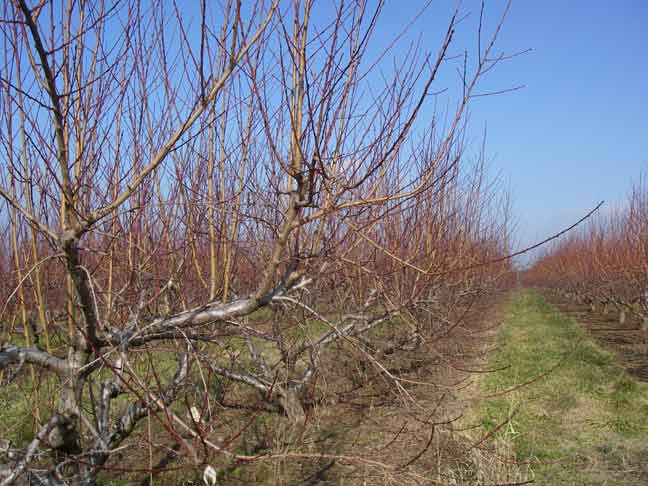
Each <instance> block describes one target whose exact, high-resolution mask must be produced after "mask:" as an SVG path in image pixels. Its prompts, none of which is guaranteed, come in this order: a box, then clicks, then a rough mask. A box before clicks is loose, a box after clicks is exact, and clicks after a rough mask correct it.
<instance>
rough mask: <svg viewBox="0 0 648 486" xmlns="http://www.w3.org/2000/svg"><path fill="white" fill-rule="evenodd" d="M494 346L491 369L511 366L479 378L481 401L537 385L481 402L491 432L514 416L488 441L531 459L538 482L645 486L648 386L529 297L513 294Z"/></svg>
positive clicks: (483, 419)
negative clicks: (503, 442)
mask: <svg viewBox="0 0 648 486" xmlns="http://www.w3.org/2000/svg"><path fill="white" fill-rule="evenodd" d="M498 344H499V346H498V350H497V351H496V352H495V355H494V356H493V358H492V360H491V366H506V365H508V366H509V367H508V368H507V369H505V370H502V371H498V372H494V373H490V374H487V375H485V377H484V379H483V381H482V384H481V393H482V394H485V395H493V394H496V393H498V392H502V391H503V390H508V389H511V388H514V387H515V386H516V385H518V384H520V383H525V382H528V381H531V380H534V378H536V377H538V376H540V378H538V379H537V380H535V381H532V383H530V384H529V385H526V386H523V387H521V388H519V389H515V390H514V391H512V392H509V393H506V394H503V395H501V396H496V397H494V398H490V399H487V400H485V401H484V403H483V404H482V406H481V410H480V417H481V423H482V425H483V426H484V428H485V429H486V430H487V431H492V430H495V428H496V427H497V426H498V424H500V423H501V422H502V421H503V420H505V419H506V417H508V416H510V415H511V414H512V413H513V412H515V414H514V416H513V419H512V420H511V421H510V422H509V423H508V424H507V425H505V426H504V427H501V428H500V429H499V430H498V431H497V433H496V434H495V435H496V436H497V437H498V438H499V439H500V440H502V441H505V442H506V443H508V444H510V445H511V446H512V447H513V450H514V451H515V453H516V455H517V458H518V459H519V460H522V461H537V463H536V464H535V465H533V466H532V469H533V471H534V473H535V476H536V484H547V485H616V484H618V485H628V484H630V485H632V484H648V482H646V479H647V478H648V465H647V464H648V385H647V384H645V383H640V382H638V381H636V380H635V379H633V378H632V377H631V376H629V375H628V374H627V373H626V372H625V371H624V370H623V369H622V368H621V367H620V366H619V365H618V364H617V363H616V361H615V356H614V355H613V354H612V353H610V352H608V351H605V350H603V349H601V348H600V347H599V346H598V345H597V344H596V343H595V342H594V341H593V340H592V339H591V338H590V337H589V335H588V334H587V333H586V331H585V330H584V329H583V328H582V327H581V326H579V324H578V323H576V322H575V321H574V320H572V319H570V318H567V317H565V316H564V315H562V314H560V313H559V312H558V311H557V310H555V309H554V308H553V307H552V306H550V305H549V304H547V303H546V302H545V301H544V299H543V298H542V297H541V296H539V295H538V294H536V293H534V292H532V291H520V292H517V293H515V294H514V295H513V298H512V299H511V301H510V303H509V304H508V307H507V310H506V317H505V320H504V322H503V324H502V327H501V329H500V331H499V334H498ZM557 365H559V366H557ZM553 368H555V369H553ZM552 369H553V371H551V372H549V373H547V372H548V371H549V370H552ZM542 375H544V376H542Z"/></svg>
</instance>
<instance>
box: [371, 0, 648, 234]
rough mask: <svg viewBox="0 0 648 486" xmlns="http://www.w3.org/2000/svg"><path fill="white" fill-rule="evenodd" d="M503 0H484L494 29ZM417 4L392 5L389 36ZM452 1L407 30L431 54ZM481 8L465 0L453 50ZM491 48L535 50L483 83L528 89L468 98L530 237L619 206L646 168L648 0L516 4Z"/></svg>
mask: <svg viewBox="0 0 648 486" xmlns="http://www.w3.org/2000/svg"><path fill="white" fill-rule="evenodd" d="M504 4H505V2H504V1H490V2H489V1H487V2H486V19H487V25H488V26H489V28H490V30H492V28H493V27H494V25H495V24H496V22H497V18H498V16H499V15H500V14H501V12H502V8H503V5H504ZM417 5H418V6H420V3H419V2H406V1H404V0H401V1H390V0H387V6H386V12H385V14H386V15H385V17H384V18H383V22H384V24H383V25H384V27H385V29H386V31H389V30H391V29H394V30H393V31H394V32H395V29H396V28H397V26H398V25H401V26H402V24H403V23H404V22H406V21H407V19H408V18H410V16H411V15H412V14H413V13H414V12H415V11H416V7H417ZM454 5H456V2H451V1H449V0H447V1H438V2H433V4H432V6H431V8H430V9H429V10H428V11H427V12H426V14H425V15H424V16H423V17H422V18H420V19H419V21H417V22H416V24H415V25H414V26H413V29H412V32H411V33H410V34H411V35H412V36H416V35H420V36H421V40H422V42H421V44H422V45H423V46H425V47H426V48H428V47H427V46H430V47H429V49H430V50H432V51H436V49H437V46H438V39H439V37H440V35H441V32H440V29H441V27H442V25H443V22H444V20H445V19H447V16H448V12H450V11H451V10H452V7H453V6H454ZM479 5H480V2H478V1H475V0H470V1H464V2H462V3H461V8H462V10H463V11H464V12H471V17H470V18H469V19H468V20H467V21H466V22H465V23H464V24H462V25H461V26H460V28H459V29H458V32H457V41H458V45H457V49H459V48H463V46H464V45H466V43H468V44H470V42H472V41H471V39H472V38H473V37H474V22H475V21H476V19H477V18H478V14H479ZM385 19H386V20H385ZM471 22H472V23H471ZM471 36H472V37H471ZM412 38H413V37H412ZM473 44H474V42H473ZM498 46H499V48H500V50H503V51H505V52H509V53H512V52H516V51H520V50H524V49H527V48H530V49H532V52H530V53H528V54H525V55H523V56H520V57H517V58H515V59H514V60H511V61H508V62H506V63H503V64H501V65H500V66H499V67H498V68H496V70H495V71H493V72H492V73H491V74H489V76H488V78H487V79H485V82H484V85H483V86H484V88H485V89H486V90H491V89H492V90H498V89H506V88H510V87H513V86H518V85H526V87H525V88H524V89H523V90H521V91H517V92H514V93H509V94H506V95H502V96H497V97H487V98H479V99H476V100H474V101H475V102H474V104H473V105H472V109H471V127H472V128H471V130H472V131H473V132H474V133H475V134H476V135H475V144H476V145H478V140H477V134H479V133H481V132H482V131H483V130H484V127H486V128H487V133H488V137H487V153H488V156H489V159H491V160H492V165H491V169H492V170H493V171H494V172H496V173H499V174H500V175H501V177H503V178H504V179H505V180H506V181H507V182H508V183H509V184H510V187H511V188H512V192H513V196H514V205H515V215H516V217H517V220H518V222H519V232H518V236H519V237H520V239H521V243H523V244H526V243H530V242H532V241H535V240H537V239H543V238H544V237H546V236H548V235H549V234H551V233H552V232H556V231H558V230H560V229H561V228H563V227H565V226H569V225H570V224H571V223H572V222H575V221H576V220H578V219H579V218H580V217H581V216H583V215H584V214H586V213H587V212H588V211H589V210H590V209H591V208H592V207H594V206H595V205H596V204H597V203H598V201H600V200H606V201H608V203H609V205H618V204H620V203H621V202H622V201H623V199H624V198H625V196H626V194H627V193H628V190H629V188H630V185H631V182H632V180H633V179H637V178H638V177H639V174H640V172H641V171H642V169H644V170H648V150H647V149H648V114H647V110H648V49H647V48H648V1H645V0H634V1H630V0H625V1H619V2H612V1H600V0H599V1H582V0H578V1H571V0H570V1H564V0H563V1H558V0H545V1H530V0H517V1H513V4H512V7H511V10H510V12H509V16H508V18H507V20H506V22H505V25H504V28H503V31H502V34H501V37H500V41H499V43H498Z"/></svg>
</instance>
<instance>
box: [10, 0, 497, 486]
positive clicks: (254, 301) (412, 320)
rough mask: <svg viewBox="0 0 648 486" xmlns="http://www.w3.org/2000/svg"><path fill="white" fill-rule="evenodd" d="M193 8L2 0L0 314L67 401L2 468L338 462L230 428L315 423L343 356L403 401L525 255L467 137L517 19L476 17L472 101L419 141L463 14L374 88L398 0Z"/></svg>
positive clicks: (23, 352)
mask: <svg viewBox="0 0 648 486" xmlns="http://www.w3.org/2000/svg"><path fill="white" fill-rule="evenodd" d="M195 7H196V10H197V11H189V12H185V11H183V10H182V8H181V6H180V5H178V4H176V3H167V2H162V1H153V2H150V3H143V2H139V1H122V2H116V3H114V4H109V3H105V2H103V1H98V2H80V3H77V2H67V3H64V2H55V1H52V2H40V3H38V4H37V5H34V6H29V5H27V3H26V2H25V1H24V0H14V1H10V2H6V3H5V4H4V5H3V7H2V8H3V12H2V23H3V35H2V43H3V69H2V73H1V76H2V78H1V79H0V83H1V87H2V99H3V103H2V110H3V111H2V121H3V123H4V125H5V128H4V130H3V134H2V135H0V137H1V138H0V139H1V141H2V147H3V155H2V158H3V167H4V169H3V172H2V181H1V183H2V185H1V186H0V195H1V196H2V197H3V199H4V201H5V202H6V208H7V209H8V212H7V215H8V216H7V218H6V221H5V222H3V223H4V224H7V225H8V226H7V227H8V228H9V230H10V231H9V233H10V234H9V239H10V247H11V250H10V252H7V254H6V255H5V257H4V258H5V261H6V263H5V264H6V265H8V266H10V267H11V268H12V269H13V271H14V275H15V278H14V282H15V285H13V284H12V287H11V288H9V289H7V290H6V292H5V294H6V295H5V300H4V302H5V304H4V307H3V309H2V313H1V314H0V316H1V317H2V318H7V316H12V318H13V319H14V321H15V320H16V318H18V319H19V320H20V322H21V326H22V331H23V336H22V338H21V339H20V340H19V341H15V340H14V341H11V343H10V342H7V343H6V344H4V345H3V347H2V350H1V351H0V367H1V368H2V369H4V370H6V371H7V373H6V374H5V375H4V376H3V379H4V380H5V382H7V383H8V382H10V381H12V380H30V382H31V383H32V384H33V385H34V386H36V383H37V382H38V381H39V380H40V381H41V382H47V383H49V384H50V386H51V387H52V389H54V390H56V393H57V395H59V397H60V399H58V400H56V402H55V403H53V404H51V406H47V407H43V408H42V409H40V408H39V410H38V414H37V417H36V418H35V429H34V433H33V434H32V436H31V438H30V440H29V441H26V442H24V443H20V444H9V445H7V457H6V461H5V464H4V466H3V469H2V471H1V474H2V477H3V479H2V484H13V483H14V482H15V481H16V480H17V479H18V478H21V477H28V478H30V480H31V481H33V482H35V483H37V484H38V482H39V481H40V483H42V484H70V483H74V484H96V481H97V478H98V475H100V474H101V473H102V471H103V470H106V469H108V470H113V471H119V470H120V469H119V463H118V458H119V457H120V454H123V453H124V451H128V450H132V449H133V448H134V447H135V446H136V444H138V443H139V444H146V447H147V448H148V450H149V451H153V450H156V456H155V457H156V460H158V459H159V462H160V464H162V465H164V464H168V462H169V461H171V460H175V459H177V458H179V457H184V458H185V460H187V461H188V462H189V463H190V464H192V466H193V467H195V468H200V467H202V465H203V464H204V463H205V462H210V463H213V464H216V463H217V462H218V464H221V465H223V467H225V465H226V464H228V463H236V464H242V463H245V464H249V463H255V462H260V461H266V460H277V459H285V458H288V459H294V460H308V459H312V458H326V457H329V456H330V457H331V458H333V459H334V458H335V454H329V455H327V454H322V453H317V454H314V453H310V452H307V451H305V450H304V449H302V448H300V447H301V446H300V442H299V440H296V439H295V440H291V441H289V442H290V443H291V444H292V448H289V449H288V450H284V452H282V453H281V454H277V453H273V450H272V447H270V446H267V445H266V446H264V445H263V444H257V445H255V447H253V448H252V449H253V451H250V452H246V453H242V452H241V451H240V448H238V447H237V444H238V443H239V442H240V438H241V437H242V436H243V435H244V432H245V431H246V429H247V428H248V427H249V424H250V423H251V422H250V420H249V417H255V416H257V415H258V414H270V415H274V416H277V417H285V418H284V419H282V420H284V421H285V423H286V424H305V423H307V422H308V421H309V414H311V413H312V410H313V409H314V408H315V407H318V406H323V404H325V403H326V400H327V392H326V390H327V387H326V381H327V379H329V377H330V374H329V373H332V371H331V368H330V366H329V365H330V363H331V360H330V354H331V350H335V352H340V351H341V350H344V352H348V353H351V356H352V357H353V359H354V360H356V362H363V363H366V365H367V366H369V368H371V369H373V370H374V371H375V372H376V373H377V374H378V375H379V376H380V377H381V379H383V380H384V381H385V383H388V384H389V386H390V388H391V390H392V391H393V393H395V394H396V395H398V396H400V397H401V398H403V399H405V400H407V397H409V396H410V394H409V392H408V386H409V385H408V383H407V382H406V380H403V379H402V378H401V377H399V375H398V373H397V372H394V371H393V370H390V369H389V368H388V367H387V366H386V365H385V363H386V359H387V358H386V357H387V356H390V355H392V354H394V353H396V352H399V351H401V350H405V349H414V348H416V347H420V346H422V345H423V344H424V343H426V342H429V341H433V340H434V338H435V337H438V336H440V335H445V334H447V333H449V332H451V331H452V329H454V328H456V326H457V325H459V324H460V323H461V314H462V309H465V308H466V307H469V306H470V302H472V301H474V298H475V296H476V295H478V294H479V293H481V292H484V291H485V290H487V289H488V288H490V286H491V285H492V283H493V282H494V281H495V280H496V279H497V278H498V276H499V275H501V274H502V273H503V272H506V271H507V270H508V267H507V265H506V263H501V257H502V256H503V255H505V254H506V252H507V246H508V220H507V219H506V218H504V219H502V216H507V214H508V213H507V211H506V208H504V211H503V210H502V206H501V205H500V204H499V201H498V200H497V197H498V196H497V194H499V191H498V188H497V187H493V186H489V183H488V181H487V179H486V176H485V169H484V166H483V160H481V159H480V160H479V161H478V162H477V163H476V164H473V165H472V166H471V165H470V164H467V163H466V161H465V155H464V142H463V140H464V135H465V121H466V113H467V107H468V104H469V101H470V100H471V98H472V97H473V96H474V95H475V94H476V93H475V89H476V86H477V83H478V81H479V80H480V79H481V78H482V76H483V75H484V74H485V73H487V72H488V71H489V70H490V69H492V68H493V67H494V66H495V65H496V64H497V63H498V62H501V61H502V60H503V59H505V58H506V56H504V55H503V54H497V53H495V52H494V42H495V39H496V37H497V35H498V33H499V28H500V26H496V29H495V31H494V34H493V35H492V36H491V38H490V39H487V40H486V41H485V40H484V39H483V38H482V17H481V16H480V18H479V27H478V32H477V41H476V44H477V49H476V59H474V60H473V61H472V62H468V61H469V59H468V57H467V55H466V56H462V57H461V59H460V60H459V64H458V65H459V74H460V76H459V78H460V89H459V95H458V99H457V102H456V105H455V108H454V111H453V112H452V113H451V114H450V115H449V116H447V117H446V118H444V119H440V118H439V117H437V116H436V115H435V116H433V117H431V118H430V120H431V121H430V122H429V124H428V126H423V127H419V128H420V129H417V130H416V131H415V128H416V127H417V126H418V125H417V120H418V119H419V118H420V115H421V113H422V112H423V111H424V110H429V109H430V105H431V103H430V99H431V98H432V97H433V94H434V89H435V88H434V86H435V81H437V77H438V75H439V73H440V71H441V70H442V69H444V68H445V67H446V66H448V67H452V68H454V67H456V65H457V64H456V62H455V61H456V59H455V58H453V57H452V56H450V48H451V45H452V43H453V39H454V35H455V29H456V28H457V26H458V23H459V19H460V18H461V16H460V13H459V12H458V11H457V12H454V13H452V14H451V15H450V16H449V20H448V25H447V29H446V31H445V34H444V36H443V39H442V42H441V44H440V46H439V47H438V49H437V51H436V52H435V53H422V52H421V50H420V49H419V46H418V45H413V46H411V47H410V48H409V49H407V50H406V51H404V52H403V53H402V54H401V55H400V56H399V57H398V60H397V61H396V62H397V65H396V66H395V68H394V69H393V74H392V76H391V77H387V78H383V80H382V84H377V83H376V82H375V80H376V77H375V76H374V75H372V74H370V73H372V72H374V71H375V70H376V69H378V67H379V66H381V60H382V59H384V58H387V57H390V56H391V53H392V51H390V50H389V49H387V50H386V51H385V52H382V53H379V54H378V55H377V57H376V53H375V52H372V51H371V50H370V49H369V48H370V46H372V42H374V41H373V39H375V37H376V35H377V32H376V31H377V29H378V26H379V18H380V14H381V11H382V10H383V4H382V2H377V3H376V4H375V5H374V6H371V5H369V4H368V3H366V2H363V1H353V2H335V3H334V4H331V5H328V4H326V5H323V4H320V3H316V2H313V1H311V0H304V1H299V0H295V1H294V2H292V3H290V4H288V3H286V4H285V5H284V4H280V3H279V2H278V0H275V1H272V2H264V1H262V0H259V1H256V2H252V3H250V4H245V5H243V3H242V2H241V1H240V0H236V1H235V0H228V1H226V2H224V4H223V5H219V6H218V7H215V6H213V5H211V4H210V3H209V2H205V1H202V2H201V3H200V5H196V6H195ZM316 9H319V10H316ZM481 12H482V13H481V15H483V6H482V11H481ZM215 19H218V22H216V21H215ZM370 79H371V80H372V82H371V83H370V82H369V80H370ZM491 260H497V261H500V263H499V264H497V265H491V266H485V265H484V263H485V262H488V261H491ZM15 316H18V317H15ZM381 326H382V327H386V328H389V329H391V328H395V327H397V331H398V332H397V334H395V336H397V337H395V338H394V340H393V341H392V342H390V343H384V342H382V343H379V340H378V341H377V340H376V336H377V334H376V330H377V329H379V328H380V327H381ZM15 329H16V326H14V325H13V324H12V325H11V326H8V327H7V329H5V332H6V333H7V334H8V335H12V336H15V332H14V331H15ZM444 333H445V334H444ZM23 369H26V370H30V373H31V378H22V377H21V376H20V374H19V371H21V370H23ZM24 383H27V381H24ZM39 403H40V402H39ZM237 414H238V415H237ZM224 417H227V420H225V419H224ZM246 417H247V418H246ZM152 423H153V424H154V425H153V426H152V425H151V424H152ZM159 451H164V454H162V456H160V454H159ZM149 459H150V461H149V464H148V465H147V466H146V467H142V468H141V469H140V472H141V473H142V476H147V475H151V474H153V473H154V472H156V471H157V469H156V465H155V464H154V462H153V453H152V452H151V454H150V458H149ZM356 460H359V461H362V459H361V458H356ZM375 465H376V464H374V466H375ZM160 467H161V466H160ZM385 467H387V466H385ZM134 472H137V471H134Z"/></svg>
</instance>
